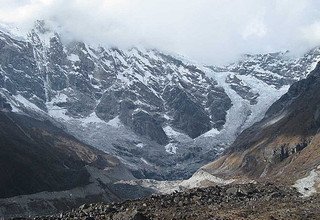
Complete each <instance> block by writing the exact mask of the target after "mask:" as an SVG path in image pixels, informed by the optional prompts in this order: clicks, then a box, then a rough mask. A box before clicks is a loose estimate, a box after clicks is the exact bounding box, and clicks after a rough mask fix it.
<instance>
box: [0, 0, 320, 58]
mask: <svg viewBox="0 0 320 220" xmlns="http://www.w3.org/2000/svg"><path fill="white" fill-rule="evenodd" d="M319 8H320V1H319V0H0V22H1V23H8V24H14V25H17V26H18V27H20V28H21V30H23V31H27V30H30V29H31V28H32V26H33V24H34V21H35V20H38V19H41V20H46V21H47V22H48V24H50V25H52V26H54V27H55V28H56V29H59V31H60V32H61V34H62V36H63V38H64V40H82V41H85V42H87V43H89V44H92V45H101V46H117V47H122V48H128V47H132V46H143V47H148V48H158V49H160V50H165V51H169V52H174V53H178V54H182V55H185V56H187V57H189V58H191V59H193V60H196V61H199V62H202V63H207V64H223V63H226V62H231V61H233V60H235V59H237V58H238V57H239V55H241V54H244V53H266V52H276V51H283V50H290V51H291V52H292V54H301V53H303V52H305V51H306V50H308V49H311V48H312V47H315V46H319V45H320V13H319Z"/></svg>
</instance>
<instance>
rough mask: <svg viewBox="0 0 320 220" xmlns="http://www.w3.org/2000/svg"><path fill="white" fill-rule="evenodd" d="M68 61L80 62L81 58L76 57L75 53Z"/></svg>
mask: <svg viewBox="0 0 320 220" xmlns="http://www.w3.org/2000/svg"><path fill="white" fill-rule="evenodd" d="M68 59H69V60H70V61H72V62H77V61H80V58H79V56H78V55H76V54H73V53H72V54H70V55H69V56H68Z"/></svg>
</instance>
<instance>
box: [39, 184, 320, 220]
mask: <svg viewBox="0 0 320 220" xmlns="http://www.w3.org/2000/svg"><path fill="white" fill-rule="evenodd" d="M319 205H320V196H318V195H316V196H313V197H308V198H303V197H302V196H301V195H300V194H299V193H298V192H297V191H296V190H295V189H292V188H288V187H283V186H276V185H273V184H248V185H231V186H214V187H209V188H199V189H192V190H188V191H184V192H176V193H173V194H170V195H153V196H151V197H149V198H145V199H141V200H135V201H126V202H123V203H118V204H116V203H112V204H84V205H82V206H80V207H79V208H78V209H75V210H72V211H70V212H65V213H60V214H57V215H54V216H46V217H36V218H34V219H39V220H40V219H87V220H89V219H112V220H120V219H131V220H145V219H177V220H178V219H320V209H319Z"/></svg>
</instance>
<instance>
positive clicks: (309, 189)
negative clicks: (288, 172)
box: [293, 170, 320, 197]
mask: <svg viewBox="0 0 320 220" xmlns="http://www.w3.org/2000/svg"><path fill="white" fill-rule="evenodd" d="M319 183H320V174H319V171H317V170H312V171H311V172H310V174H309V176H307V177H305V178H302V179H299V180H297V181H296V183H295V184H294V185H293V186H294V187H296V188H297V190H298V191H299V192H300V193H301V194H302V195H303V196H304V197H308V196H312V195H313V194H315V193H316V192H317V190H316V185H317V184H319Z"/></svg>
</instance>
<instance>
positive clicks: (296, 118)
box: [203, 64, 320, 195]
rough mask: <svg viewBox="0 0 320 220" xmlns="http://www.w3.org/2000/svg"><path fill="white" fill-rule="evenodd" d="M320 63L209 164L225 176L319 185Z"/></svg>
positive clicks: (310, 189) (306, 188)
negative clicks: (219, 156)
mask: <svg viewBox="0 0 320 220" xmlns="http://www.w3.org/2000/svg"><path fill="white" fill-rule="evenodd" d="M319 88H320V64H318V66H317V67H316V68H315V70H314V71H313V72H312V73H310V74H309V76H308V77H307V78H306V79H303V80H301V81H299V82H297V83H294V84H293V85H292V86H291V87H290V89H289V91H288V92H287V93H286V94H285V95H283V96H282V97H281V98H280V99H279V100H278V101H277V102H275V103H274V104H273V105H272V106H271V107H270V108H269V110H268V111H267V113H266V115H265V117H264V119H263V120H262V121H260V122H258V123H256V124H254V125H253V126H252V127H250V128H248V129H247V130H245V131H244V132H243V133H242V134H241V135H239V137H238V138H237V139H236V141H235V142H234V144H233V145H232V146H231V148H230V149H228V150H227V151H226V153H225V154H224V155H223V156H222V157H221V158H219V159H218V160H216V161H215V162H213V163H211V164H209V165H207V166H205V167H204V168H203V169H204V170H206V171H207V172H209V173H211V174H213V175H217V176H220V177H222V178H226V179H228V178H233V179H234V178H247V179H255V180H258V181H276V182H281V183H282V184H286V185H294V186H296V187H297V188H298V189H299V191H300V192H301V193H303V194H305V195H311V194H312V193H314V192H316V191H318V190H319V188H320V187H319V186H320V185H319V184H320V176H319V173H320V171H319V170H320V160H319V158H320V151H319V150H320V148H319V127H320V124H319V122H320V121H319V111H320V110H319V102H320V96H319Z"/></svg>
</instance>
